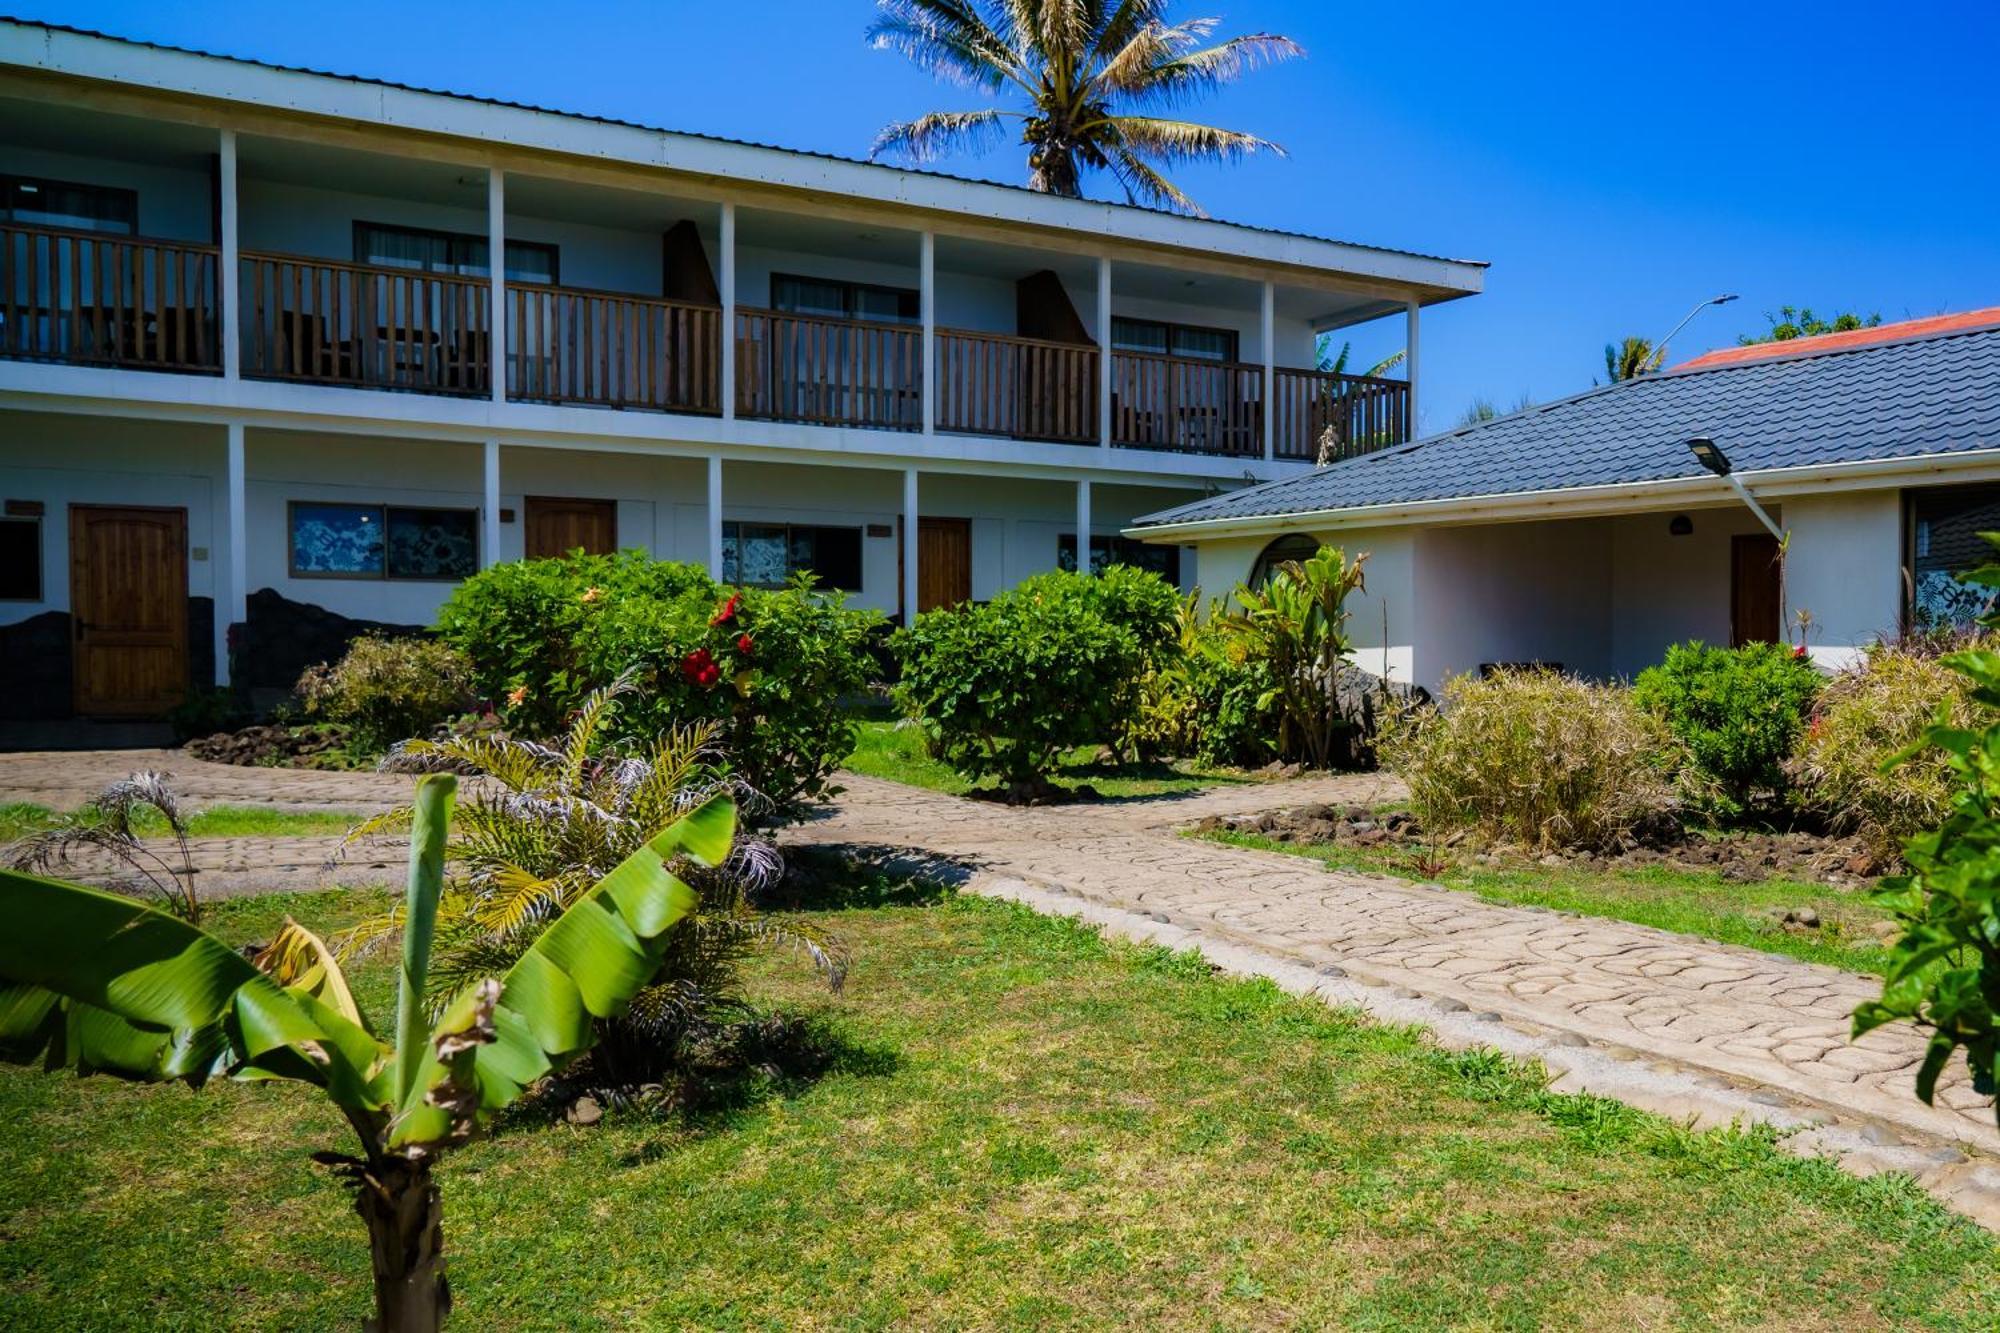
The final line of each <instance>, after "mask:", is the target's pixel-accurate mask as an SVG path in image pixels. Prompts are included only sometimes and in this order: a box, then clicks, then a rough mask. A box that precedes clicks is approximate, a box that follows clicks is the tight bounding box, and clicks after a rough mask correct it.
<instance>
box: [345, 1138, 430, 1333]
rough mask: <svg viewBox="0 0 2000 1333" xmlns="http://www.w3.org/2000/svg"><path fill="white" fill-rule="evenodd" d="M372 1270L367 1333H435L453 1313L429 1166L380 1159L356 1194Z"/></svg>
mask: <svg viewBox="0 0 2000 1333" xmlns="http://www.w3.org/2000/svg"><path fill="white" fill-rule="evenodd" d="M354 1206H355V1209H356V1211H358V1212H359V1213H360V1214H361V1220H362V1221H363V1222H365V1223H367V1224H368V1250H369V1257H370V1259H371V1261H372V1263H373V1265H374V1268H375V1318H374V1319H372V1320H370V1321H369V1323H368V1325H367V1327H368V1328H369V1330H371V1333H437V1330H439V1329H441V1328H443V1327H444V1317H445V1314H446V1313H447V1312H448V1311H449V1310H450V1309H451V1286H450V1284H449V1283H448V1282H446V1280H445V1275H444V1203H443V1200H442V1198H441V1197H440V1196H439V1194H438V1187H437V1184H436V1183H435V1182H434V1181H432V1179H431V1169H430V1165H429V1163H425V1162H410V1161H405V1160H403V1159H401V1158H381V1159H378V1160H377V1161H376V1162H375V1163H374V1164H372V1165H371V1166H370V1167H369V1168H368V1170H367V1171H366V1173H365V1174H363V1176H362V1179H361V1181H360V1188H359V1189H358V1190H357V1191H356V1192H355V1201H354Z"/></svg>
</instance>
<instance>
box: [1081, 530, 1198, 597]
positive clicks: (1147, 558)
mask: <svg viewBox="0 0 2000 1333" xmlns="http://www.w3.org/2000/svg"><path fill="white" fill-rule="evenodd" d="M1112 565H1130V566H1131V567H1132V568H1134V569H1150V570H1152V571H1153V572H1154V573H1155V574H1158V575H1159V576H1160V577H1161V578H1163V579H1165V580H1166V581H1167V582H1169V583H1171V584H1173V585H1174V586H1175V587H1179V586H1180V581H1181V548H1180V547H1178V546H1153V545H1151V544H1149V543H1146V542H1137V541H1133V540H1132V539H1131V538H1130V537H1100V536H1098V535H1097V534H1095V533H1093V534H1091V538H1090V572H1091V573H1093V574H1102V573H1103V572H1104V571H1105V570H1106V569H1107V568H1108V567H1110V566H1112ZM1056 567H1057V568H1058V569H1066V570H1070V571H1072V572H1074V571H1075V569H1076V534H1075V533H1074V532H1065V533H1063V534H1062V535H1061V536H1060V537H1058V538H1056Z"/></svg>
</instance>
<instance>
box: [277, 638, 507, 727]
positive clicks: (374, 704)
mask: <svg viewBox="0 0 2000 1333" xmlns="http://www.w3.org/2000/svg"><path fill="white" fill-rule="evenodd" d="M472 678H473V677H472V664H471V663H470V662H468V661H467V660H466V658H465V656H464V655H463V654H462V653H460V652H459V651H458V650H457V649H456V648H454V647H452V646H451V645H450V644H448V643H441V642H439V641H438V640H436V639H430V638H424V637H421V636H413V635H405V636H399V637H394V638H391V637H386V636H383V635H376V634H364V635H362V636H361V637H359V638H357V639H355V640H354V641H353V642H352V643H350V644H348V646H347V652H346V655H344V656H343V657H342V658H341V659H340V660H339V661H338V662H335V663H333V664H332V665H330V666H329V665H328V664H327V663H325V662H322V663H320V664H319V665H318V666H315V667H309V668H307V670H306V673H305V674H304V675H302V676H300V677H299V684H298V694H299V698H300V700H301V701H302V702H303V703H304V705H305V710H306V712H307V713H308V714H309V715H311V716H314V717H317V718H320V719H323V720H325V721H328V722H333V723H338V724H340V725H342V726H345V727H346V728H347V729H348V733H349V737H350V743H351V745H352V746H353V747H354V748H356V749H358V750H361V751H364V752H368V753H377V754H379V753H381V752H382V751H384V750H387V749H388V748H389V747H390V746H392V745H394V744H395V743H396V742H397V741H404V740H409V739H410V738H411V737H414V736H428V735H429V734H430V733H431V732H432V731H434V730H436V729H437V728H438V727H439V726H441V725H443V724H444V723H447V722H449V721H451V720H452V719H453V718H455V717H457V716H458V715H459V714H461V713H465V712H468V711H470V710H471V709H472V708H473V707H474V705H475V703H476V700H475V697H474V693H473V688H472Z"/></svg>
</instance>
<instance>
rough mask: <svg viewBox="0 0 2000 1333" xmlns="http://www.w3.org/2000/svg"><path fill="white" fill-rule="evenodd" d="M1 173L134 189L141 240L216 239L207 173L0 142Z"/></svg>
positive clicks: (210, 186)
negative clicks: (137, 203)
mask: <svg viewBox="0 0 2000 1333" xmlns="http://www.w3.org/2000/svg"><path fill="white" fill-rule="evenodd" d="M0 173H4V174H14V173H19V174H20V175H23V176H40V177H43V178H45V179H47V180H58V181H64V182H70V183H74V184H82V185H109V186H114V187H116V188H119V189H124V190H132V191H135V192H136V193H137V194H138V196H139V234H140V235H141V236H152V237H157V238H159V239H161V240H167V241H202V242H212V241H214V240H215V217H214V205H213V203H212V202H211V196H212V192H213V187H212V185H211V183H210V178H209V174H208V173H207V172H206V171H201V170H195V169H191V168H185V167H169V166H160V165H157V164H155V163H150V162H127V161H121V160H115V159H112V158H102V157H84V156H80V155H78V154H74V153H57V152H50V151H48V150H46V149H40V148H23V147H20V146H19V145H15V144H8V143H5V142H0Z"/></svg>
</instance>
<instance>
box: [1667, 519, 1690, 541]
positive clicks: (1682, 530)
mask: <svg viewBox="0 0 2000 1333" xmlns="http://www.w3.org/2000/svg"><path fill="white" fill-rule="evenodd" d="M1667 535H1668V536H1669V537H1691V536H1693V535H1694V520H1693V519H1691V518H1689V517H1688V516H1687V515H1686V514H1675V515H1674V516H1673V517H1672V518H1670V519H1668V520H1667Z"/></svg>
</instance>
